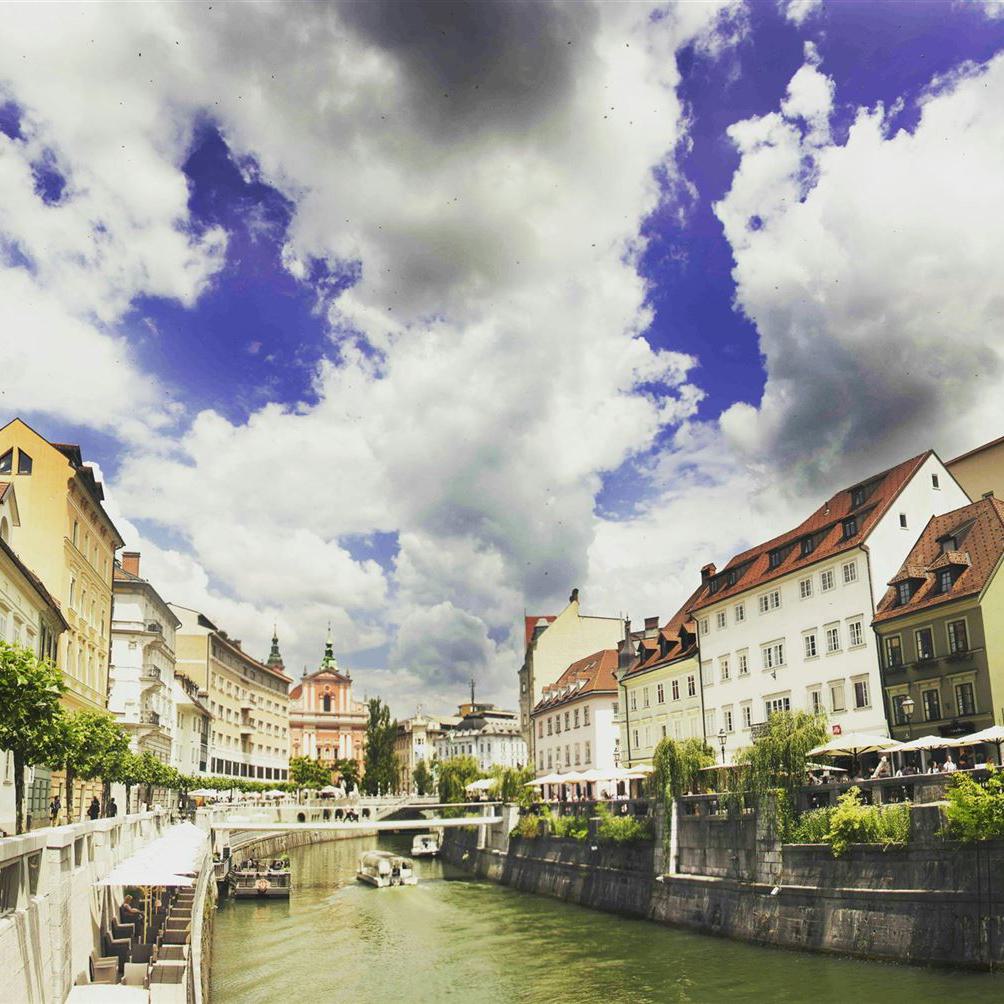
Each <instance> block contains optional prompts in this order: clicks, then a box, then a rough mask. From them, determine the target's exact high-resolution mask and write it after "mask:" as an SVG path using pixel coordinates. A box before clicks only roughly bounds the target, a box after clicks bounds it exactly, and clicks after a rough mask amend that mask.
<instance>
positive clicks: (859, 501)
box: [851, 488, 865, 509]
mask: <svg viewBox="0 0 1004 1004" xmlns="http://www.w3.org/2000/svg"><path fill="white" fill-rule="evenodd" d="M864 502H865V490H864V488H852V489H851V508H852V509H857V507H858V506H859V505H864Z"/></svg>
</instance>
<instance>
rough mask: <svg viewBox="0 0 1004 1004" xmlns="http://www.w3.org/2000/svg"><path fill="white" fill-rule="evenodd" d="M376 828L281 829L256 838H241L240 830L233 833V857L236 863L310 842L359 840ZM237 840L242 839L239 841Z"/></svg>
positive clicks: (275, 853) (370, 834) (285, 850)
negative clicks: (351, 829)
mask: <svg viewBox="0 0 1004 1004" xmlns="http://www.w3.org/2000/svg"><path fill="white" fill-rule="evenodd" d="M376 832H377V831H376V830H353V831H348V832H346V831H339V830H281V831H278V832H276V833H263V834H261V835H259V836H256V837H255V838H254V839H247V840H241V837H240V831H236V830H235V831H234V832H233V833H232V834H231V841H232V842H234V843H235V844H236V846H234V847H233V851H232V853H231V857H232V858H233V860H234V863H235V864H239V863H240V862H241V861H246V860H247V859H248V858H277V857H280V856H281V855H283V854H285V853H286V852H287V851H289V850H290V849H291V848H293V847H307V846H309V845H310V844H323V843H327V842H328V841H331V840H357V839H358V838H359V837H372V836H375V835H376ZM237 841H240V842H239V843H237Z"/></svg>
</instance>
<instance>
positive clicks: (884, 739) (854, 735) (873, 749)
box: [807, 732, 899, 757]
mask: <svg viewBox="0 0 1004 1004" xmlns="http://www.w3.org/2000/svg"><path fill="white" fill-rule="evenodd" d="M898 748H899V743H898V742H897V741H896V740H895V739H890V738H889V737H888V736H874V735H869V734H868V733H867V732H847V733H845V734H844V735H842V736H834V737H833V738H832V739H831V740H830V741H829V742H828V743H823V745H822V746H817V747H816V748H815V749H812V750H809V752H808V754H807V756H852V757H858V756H860V755H861V754H862V753H881V752H882V751H883V750H891V749H898Z"/></svg>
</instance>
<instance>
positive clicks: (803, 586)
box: [798, 579, 812, 600]
mask: <svg viewBox="0 0 1004 1004" xmlns="http://www.w3.org/2000/svg"><path fill="white" fill-rule="evenodd" d="M798 595H799V596H800V597H801V598H802V599H803V600H807V599H808V598H809V597H810V596H811V595H812V579H802V580H801V581H800V582H799V583H798Z"/></svg>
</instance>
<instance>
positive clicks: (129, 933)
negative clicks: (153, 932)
mask: <svg viewBox="0 0 1004 1004" xmlns="http://www.w3.org/2000/svg"><path fill="white" fill-rule="evenodd" d="M112 937H113V938H119V939H122V938H125V939H126V940H127V941H134V940H135V938H136V925H135V924H120V923H119V922H118V921H117V920H114V919H113V920H112Z"/></svg>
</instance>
